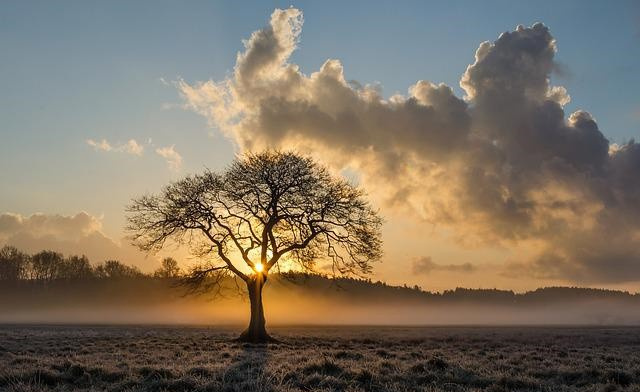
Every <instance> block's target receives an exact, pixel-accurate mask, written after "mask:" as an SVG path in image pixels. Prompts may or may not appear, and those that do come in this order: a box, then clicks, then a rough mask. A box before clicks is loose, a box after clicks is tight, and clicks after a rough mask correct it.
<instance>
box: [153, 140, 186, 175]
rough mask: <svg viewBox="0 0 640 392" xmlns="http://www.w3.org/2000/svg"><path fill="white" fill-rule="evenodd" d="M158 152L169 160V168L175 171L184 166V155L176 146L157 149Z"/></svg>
mask: <svg viewBox="0 0 640 392" xmlns="http://www.w3.org/2000/svg"><path fill="white" fill-rule="evenodd" d="M156 154H158V155H160V156H161V157H163V158H164V159H165V160H166V161H167V165H169V169H171V170H173V171H178V170H180V167H181V166H182V156H181V155H180V154H178V152H177V151H176V150H175V146H173V145H172V146H167V147H162V148H157V149H156Z"/></svg>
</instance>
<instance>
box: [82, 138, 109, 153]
mask: <svg viewBox="0 0 640 392" xmlns="http://www.w3.org/2000/svg"><path fill="white" fill-rule="evenodd" d="M87 144H88V145H90V146H91V147H93V148H94V149H95V150H96V151H111V150H113V147H111V144H110V143H109V142H108V141H106V140H105V139H102V140H100V141H95V140H93V139H87Z"/></svg>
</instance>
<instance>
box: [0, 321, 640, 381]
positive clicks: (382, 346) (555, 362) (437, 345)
mask: <svg viewBox="0 0 640 392" xmlns="http://www.w3.org/2000/svg"><path fill="white" fill-rule="evenodd" d="M271 331H272V333H273V334H274V335H275V336H277V337H278V338H280V339H281V340H282V341H283V342H284V343H282V344H279V345H269V346H267V347H263V346H252V345H243V344H238V343H233V342H230V339H231V338H232V337H234V336H235V334H236V333H237V331H236V330H233V329H224V328H188V327H182V328H178V327H65V326H49V327H35V326H32V327H28V326H4V327H0V390H1V391H7V392H17V391H76V390H85V391H103V390H106V391H618V390H620V391H640V329H634V328H521V327H513V328H460V327H456V328H445V327H441V328H440V327H439V328H374V327H364V328H356V327H350V328H344V327H341V328H273V329H272V330H271Z"/></svg>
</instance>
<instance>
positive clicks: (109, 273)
mask: <svg viewBox="0 0 640 392" xmlns="http://www.w3.org/2000/svg"><path fill="white" fill-rule="evenodd" d="M181 275H182V271H181V270H180V268H179V267H178V262H177V261H176V260H175V259H173V258H171V257H167V258H165V259H164V260H162V264H161V266H160V267H159V268H158V269H157V270H156V271H154V272H153V273H151V274H145V273H143V272H142V271H140V269H138V268H137V267H135V266H130V265H126V264H123V263H122V262H120V261H118V260H105V261H104V262H102V263H100V264H97V265H93V264H91V262H90V261H89V259H88V258H87V256H84V255H81V256H78V255H71V256H67V257H65V256H64V255H63V254H62V253H59V252H55V251H52V250H42V251H40V252H37V253H34V254H28V253H26V252H23V251H21V250H19V249H17V248H16V247H14V246H8V245H7V246H4V247H3V248H1V249H0V281H1V282H18V281H32V282H45V283H46V282H53V281H64V280H67V281H75V280H88V279H126V278H144V277H154V278H178V277H180V276H181Z"/></svg>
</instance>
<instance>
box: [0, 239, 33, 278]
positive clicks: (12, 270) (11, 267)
mask: <svg viewBox="0 0 640 392" xmlns="http://www.w3.org/2000/svg"><path fill="white" fill-rule="evenodd" d="M28 262H29V256H27V255H26V254H24V253H22V252H20V251H19V250H18V249H16V248H15V247H13V246H4V247H2V249H0V281H14V282H15V281H18V280H20V279H24V278H25V274H26V273H27V268H28Z"/></svg>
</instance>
